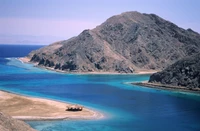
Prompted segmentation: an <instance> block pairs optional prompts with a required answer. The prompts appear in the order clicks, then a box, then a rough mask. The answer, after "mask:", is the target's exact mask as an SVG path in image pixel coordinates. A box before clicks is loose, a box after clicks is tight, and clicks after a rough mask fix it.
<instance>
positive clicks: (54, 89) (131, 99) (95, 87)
mask: <svg viewBox="0 0 200 131" xmlns="http://www.w3.org/2000/svg"><path fill="white" fill-rule="evenodd" d="M5 46H6V45H5ZM0 48H1V46H0ZM9 48H10V47H9ZM36 48H39V47H35V48H34V49H36ZM1 49H2V48H1ZM5 49H6V47H5V48H4V50H5ZM27 50H32V48H31V49H30V46H26V47H24V48H23V49H21V54H20V56H19V55H17V54H12V53H13V51H12V52H9V53H10V54H9V55H1V56H0V57H1V58H0V72H1V74H0V89H1V90H6V91H10V92H14V93H18V94H22V95H27V96H34V97H41V98H47V99H53V100H58V101H64V102H72V103H78V104H82V105H84V106H86V107H88V108H91V109H94V110H98V111H100V112H102V113H103V114H104V115H106V116H107V117H106V118H105V119H102V120H70V121H27V123H28V124H30V125H31V126H32V127H33V128H35V129H37V130H40V131H51V130H52V131H66V130H69V131H71V130H76V131H83V130H87V131H102V130H105V131H130V130H134V131H154V130H166V131H168V130H181V131H199V130H200V95H198V94H191V93H185V92H175V91H167V90H159V89H152V88H146V87H139V86H135V85H131V84H128V83H129V82H135V81H144V80H148V78H149V75H105V74H104V75H78V74H75V75H74V74H62V73H58V72H53V71H48V70H44V69H39V68H36V67H34V66H33V65H31V64H24V63H21V62H20V61H19V60H17V59H16V58H17V57H21V56H25V55H27ZM25 51H26V52H25ZM7 53H8V52H7Z"/></svg>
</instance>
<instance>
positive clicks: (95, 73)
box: [18, 57, 158, 75]
mask: <svg viewBox="0 0 200 131" xmlns="http://www.w3.org/2000/svg"><path fill="white" fill-rule="evenodd" d="M18 60H19V61H21V62H22V63H30V64H33V65H35V66H36V67H38V68H42V69H46V70H50V71H55V72H58V73H65V74H77V75H150V74H153V73H156V72H158V70H139V71H136V72H134V73H118V72H95V71H94V72H66V71H62V70H57V69H54V68H51V67H45V66H39V65H37V64H38V63H33V62H30V58H28V57H19V58H18Z"/></svg>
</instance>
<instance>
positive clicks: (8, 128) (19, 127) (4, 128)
mask: <svg viewBox="0 0 200 131" xmlns="http://www.w3.org/2000/svg"><path fill="white" fill-rule="evenodd" d="M0 131H36V130H34V129H32V128H31V127H30V126H29V125H28V124H26V123H25V122H23V121H20V120H15V119H13V118H12V117H11V116H8V115H6V114H4V113H2V112H0Z"/></svg>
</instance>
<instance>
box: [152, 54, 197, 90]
mask: <svg viewBox="0 0 200 131" xmlns="http://www.w3.org/2000/svg"><path fill="white" fill-rule="evenodd" d="M149 82H150V83H161V84H167V85H173V86H184V87H187V88H200V53H199V54H197V55H194V56H191V57H188V58H184V59H182V60H179V61H177V62H176V63H174V64H172V65H171V66H169V67H168V68H166V69H165V70H163V71H161V72H158V73H155V74H153V75H151V76H150V79H149Z"/></svg>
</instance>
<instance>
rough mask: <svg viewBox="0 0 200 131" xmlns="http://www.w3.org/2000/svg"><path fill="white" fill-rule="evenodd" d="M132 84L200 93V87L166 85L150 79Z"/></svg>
mask: <svg viewBox="0 0 200 131" xmlns="http://www.w3.org/2000/svg"><path fill="white" fill-rule="evenodd" d="M131 84H133V85H138V86H145V87H149V88H155V89H161V90H170V91H180V92H190V93H195V94H200V89H198V88H187V87H183V86H172V85H164V84H160V83H149V82H148V81H143V82H133V83H131Z"/></svg>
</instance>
